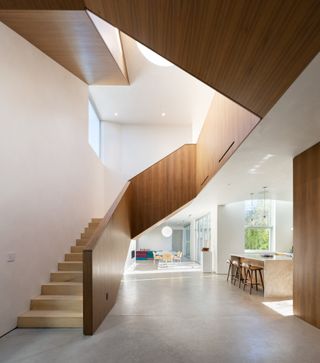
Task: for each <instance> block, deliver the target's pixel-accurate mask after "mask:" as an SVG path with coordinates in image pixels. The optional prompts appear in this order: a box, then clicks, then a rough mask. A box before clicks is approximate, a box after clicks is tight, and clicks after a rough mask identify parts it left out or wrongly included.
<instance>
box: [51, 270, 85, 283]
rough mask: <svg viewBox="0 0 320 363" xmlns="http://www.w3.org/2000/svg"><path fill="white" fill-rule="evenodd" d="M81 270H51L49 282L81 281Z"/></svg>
mask: <svg viewBox="0 0 320 363" xmlns="http://www.w3.org/2000/svg"><path fill="white" fill-rule="evenodd" d="M82 279H83V274H82V271H58V272H51V274H50V281H51V282H82Z"/></svg>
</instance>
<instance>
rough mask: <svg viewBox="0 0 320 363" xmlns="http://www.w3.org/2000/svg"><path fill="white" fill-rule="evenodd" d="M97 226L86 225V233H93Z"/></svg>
mask: <svg viewBox="0 0 320 363" xmlns="http://www.w3.org/2000/svg"><path fill="white" fill-rule="evenodd" d="M96 229H97V227H86V228H85V229H84V233H91V234H93V233H94V232H95V231H96Z"/></svg>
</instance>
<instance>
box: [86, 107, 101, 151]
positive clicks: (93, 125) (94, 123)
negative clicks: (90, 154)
mask: <svg viewBox="0 0 320 363" xmlns="http://www.w3.org/2000/svg"><path fill="white" fill-rule="evenodd" d="M88 107H89V110H88V112H89V118H88V120H89V121H88V124H89V125H88V127H89V130H88V141H89V144H90V146H91V147H92V149H93V150H94V152H95V153H96V154H97V156H98V157H100V120H99V117H98V115H97V113H96V111H95V109H94V107H93V106H92V104H91V102H90V101H89V106H88Z"/></svg>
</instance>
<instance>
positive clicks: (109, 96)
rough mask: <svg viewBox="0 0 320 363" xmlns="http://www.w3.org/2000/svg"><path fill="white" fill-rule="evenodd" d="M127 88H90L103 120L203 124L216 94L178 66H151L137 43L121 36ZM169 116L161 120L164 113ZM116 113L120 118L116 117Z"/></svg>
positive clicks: (138, 122) (134, 122)
mask: <svg viewBox="0 0 320 363" xmlns="http://www.w3.org/2000/svg"><path fill="white" fill-rule="evenodd" d="M121 39H122V44H123V50H124V54H125V58H126V64H127V70H128V74H129V79H130V85H128V86H90V95H91V98H92V99H93V102H94V103H95V106H96V109H97V111H98V113H99V116H100V118H101V120H104V121H111V122H118V123H125V124H127V123H128V124H157V125H159V124H160V125H188V124H189V125H191V124H192V123H195V124H197V123H198V124H199V123H201V122H202V121H203V120H204V118H205V116H206V114H207V111H208V108H209V105H210V103H211V100H212V97H213V94H214V90H213V89H212V88H210V87H208V86H207V85H205V84H204V83H202V82H200V81H199V80H197V79H196V78H194V77H192V76H191V75H189V74H188V73H186V72H185V71H183V70H181V69H180V68H178V67H176V66H174V65H173V66H172V67H161V66H157V65H155V64H153V63H151V62H149V61H148V60H147V59H146V58H145V57H144V56H143V55H142V54H141V52H140V50H139V49H138V47H137V43H136V41H135V40H133V39H131V38H130V37H128V36H126V35H124V34H121ZM163 112H164V113H165V114H166V116H165V117H163V116H161V114H162V113H163ZM115 113H117V116H115Z"/></svg>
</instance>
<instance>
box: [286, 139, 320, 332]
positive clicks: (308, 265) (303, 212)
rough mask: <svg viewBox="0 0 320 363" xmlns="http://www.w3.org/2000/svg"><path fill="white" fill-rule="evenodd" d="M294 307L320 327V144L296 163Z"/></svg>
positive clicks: (298, 314) (294, 187)
mask: <svg viewBox="0 0 320 363" xmlns="http://www.w3.org/2000/svg"><path fill="white" fill-rule="evenodd" d="M293 211H294V222H293V241H294V260H293V263H294V264H293V308H294V314H295V315H297V316H298V317H300V318H301V319H303V320H305V321H307V322H308V323H310V324H312V325H314V326H316V327H317V328H320V263H319V261H320V143H318V144H316V145H314V146H313V147H312V148H310V149H308V150H306V151H305V152H303V153H302V154H300V155H298V156H296V157H295V159H294V161H293Z"/></svg>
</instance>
